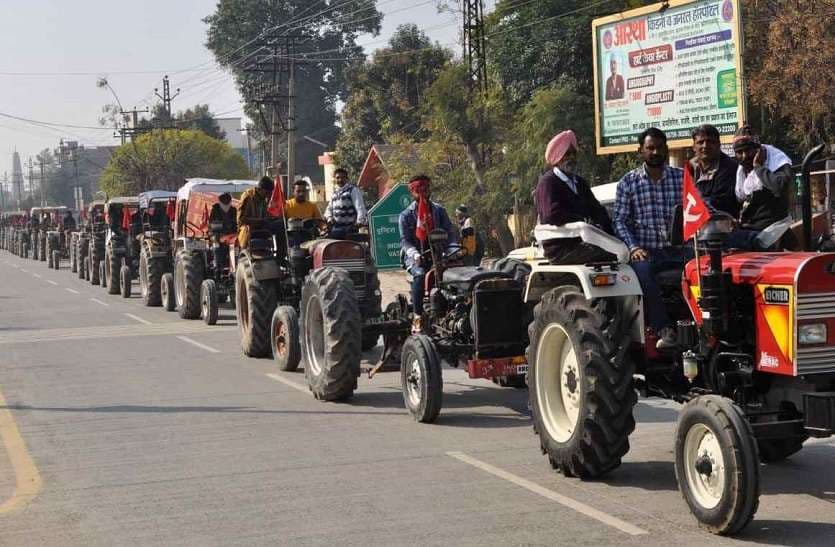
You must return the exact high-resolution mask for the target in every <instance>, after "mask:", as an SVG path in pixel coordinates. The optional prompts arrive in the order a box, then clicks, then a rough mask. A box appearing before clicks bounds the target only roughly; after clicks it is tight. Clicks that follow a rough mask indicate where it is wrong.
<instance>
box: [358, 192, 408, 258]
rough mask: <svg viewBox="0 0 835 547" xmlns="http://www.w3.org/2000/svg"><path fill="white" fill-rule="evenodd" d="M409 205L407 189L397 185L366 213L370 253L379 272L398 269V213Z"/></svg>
mask: <svg viewBox="0 0 835 547" xmlns="http://www.w3.org/2000/svg"><path fill="white" fill-rule="evenodd" d="M411 203H412V196H411V194H410V193H409V188H408V187H407V186H406V185H405V184H398V185H397V186H395V187H394V188H392V189H391V190H390V191H389V192H388V193H387V194H386V195H385V196H383V199H381V200H380V201H378V202H377V204H376V205H374V207H372V208H371V210H370V211H368V223H369V227H370V228H371V253H372V255H373V256H374V261H375V262H376V263H377V269H379V270H395V269H397V268H400V225H399V222H400V213H402V212H403V210H405V209H406V208H407V207H408V206H409V204H411Z"/></svg>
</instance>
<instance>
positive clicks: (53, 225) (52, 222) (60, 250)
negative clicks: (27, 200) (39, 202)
mask: <svg viewBox="0 0 835 547" xmlns="http://www.w3.org/2000/svg"><path fill="white" fill-rule="evenodd" d="M43 212H44V213H46V214H47V215H48V216H49V221H48V224H47V230H46V246H45V250H46V264H47V267H48V268H51V269H55V270H57V269H59V268H60V265H61V260H63V259H66V258H69V252H68V249H67V239H66V229H65V228H64V214H65V213H66V212H67V208H66V207H64V206H61V207H44V209H43Z"/></svg>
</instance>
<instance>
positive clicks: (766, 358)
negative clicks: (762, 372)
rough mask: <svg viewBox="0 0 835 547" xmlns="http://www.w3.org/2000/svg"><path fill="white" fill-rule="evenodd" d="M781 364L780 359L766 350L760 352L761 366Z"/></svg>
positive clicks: (770, 366) (767, 366)
mask: <svg viewBox="0 0 835 547" xmlns="http://www.w3.org/2000/svg"><path fill="white" fill-rule="evenodd" d="M779 366H780V360H779V359H777V358H776V357H774V356H773V355H769V354H767V353H766V352H764V351H763V352H760V368H777V367H779Z"/></svg>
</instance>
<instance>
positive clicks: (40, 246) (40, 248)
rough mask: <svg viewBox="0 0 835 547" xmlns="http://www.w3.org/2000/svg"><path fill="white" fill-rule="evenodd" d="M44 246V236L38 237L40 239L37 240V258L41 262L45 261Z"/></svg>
mask: <svg viewBox="0 0 835 547" xmlns="http://www.w3.org/2000/svg"><path fill="white" fill-rule="evenodd" d="M46 246H47V245H46V237H42V238H40V241H39V242H38V251H39V254H40V256H39V257H38V259H39V260H40V261H41V262H46V256H47V252H46V251H47V248H46Z"/></svg>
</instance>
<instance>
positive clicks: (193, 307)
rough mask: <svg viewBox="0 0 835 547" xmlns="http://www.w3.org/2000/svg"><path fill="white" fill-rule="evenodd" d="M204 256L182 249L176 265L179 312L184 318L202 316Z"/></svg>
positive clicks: (175, 274) (175, 277)
mask: <svg viewBox="0 0 835 547" xmlns="http://www.w3.org/2000/svg"><path fill="white" fill-rule="evenodd" d="M203 270H204V268H203V256H202V255H201V254H200V253H198V252H193V251H181V252H180V253H179V254H178V255H177V262H176V265H175V266H174V286H175V294H176V297H177V313H179V314H180V317H181V318H183V319H199V318H200V285H201V284H202V283H203Z"/></svg>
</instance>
